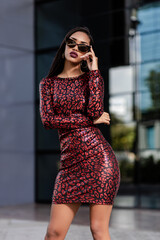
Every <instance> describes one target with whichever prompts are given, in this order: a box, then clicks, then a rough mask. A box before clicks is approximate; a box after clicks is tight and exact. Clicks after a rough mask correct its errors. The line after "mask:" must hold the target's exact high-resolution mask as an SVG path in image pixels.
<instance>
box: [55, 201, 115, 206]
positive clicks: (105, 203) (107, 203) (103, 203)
mask: <svg viewBox="0 0 160 240" xmlns="http://www.w3.org/2000/svg"><path fill="white" fill-rule="evenodd" d="M53 203H54V204H63V203H91V204H100V205H114V202H95V201H78V202H77V201H63V202H57V201H52V204H53Z"/></svg>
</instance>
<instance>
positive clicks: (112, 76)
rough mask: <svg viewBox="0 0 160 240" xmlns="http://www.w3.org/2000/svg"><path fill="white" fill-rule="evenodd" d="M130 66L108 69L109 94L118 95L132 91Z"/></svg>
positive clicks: (131, 68)
mask: <svg viewBox="0 0 160 240" xmlns="http://www.w3.org/2000/svg"><path fill="white" fill-rule="evenodd" d="M133 71H134V68H133V67H132V66H119V67H114V68H110V69H109V93H110V94H120V93H125V92H126V93H129V92H133V91H134V86H133V84H134V83H133V80H134V79H133V78H134V75H133Z"/></svg>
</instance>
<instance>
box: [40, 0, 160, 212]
mask: <svg viewBox="0 0 160 240" xmlns="http://www.w3.org/2000/svg"><path fill="white" fill-rule="evenodd" d="M84 5H85V8H84ZM77 25H85V26H87V27H89V29H90V31H91V33H92V35H93V38H94V41H95V53H96V55H97V56H98V58H99V69H100V70H101V73H102V75H103V77H104V82H105V111H106V112H109V113H110V115H111V125H110V126H108V125H107V126H102V125H100V126H99V128H100V129H101V131H102V132H103V134H104V136H105V138H106V139H107V141H108V142H109V143H110V144H111V145H112V147H113V149H114V151H115V154H116V156H117V158H118V160H119V165H120V170H121V185H120V189H119V192H118V195H117V197H116V200H115V205H114V206H115V207H134V208H136V207H137V208H160V174H159V173H160V44H159V43H160V1H152V2H151V1H141V2H139V1H117V3H116V2H115V1H102V0H101V1H98V2H97V1H96V2H94V1H73V0H72V1H71V0H69V1H62V0H59V1H58V0H57V1H51V0H50V1H35V27H36V34H35V47H36V58H35V61H36V77H35V81H36V87H37V88H36V90H37V91H36V116H37V117H36V201H37V202H51V196H52V191H53V186H54V180H55V177H56V174H57V172H58V166H59V159H60V146H59V139H58V133H57V130H56V129H53V130H49V131H48V130H45V129H44V128H43V126H42V124H41V122H40V115H39V92H38V85H39V82H40V80H41V78H42V77H44V76H46V75H47V73H48V71H49V68H50V66H51V63H52V60H53V58H54V56H55V53H56V51H57V50H58V47H59V45H60V44H61V42H62V40H63V38H64V35H65V34H66V33H67V32H68V31H69V30H70V29H71V28H72V27H75V26H77Z"/></svg>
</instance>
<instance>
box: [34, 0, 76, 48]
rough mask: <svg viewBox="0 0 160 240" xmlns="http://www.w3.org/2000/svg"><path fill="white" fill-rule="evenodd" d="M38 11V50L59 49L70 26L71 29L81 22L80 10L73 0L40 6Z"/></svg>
mask: <svg viewBox="0 0 160 240" xmlns="http://www.w3.org/2000/svg"><path fill="white" fill-rule="evenodd" d="M36 10H37V40H38V41H37V44H36V45H37V49H40V48H49V47H58V46H59V45H60V43H61V41H62V40H63V38H64V33H65V32H66V29H68V26H69V29H70V28H72V27H74V26H75V25H78V22H79V18H78V17H77V11H78V8H77V5H76V4H75V1H73V0H69V1H53V2H49V3H45V4H38V5H37V8H36ZM73 19H74V21H73ZM69 29H68V30H69ZM66 33H67V32H66Z"/></svg>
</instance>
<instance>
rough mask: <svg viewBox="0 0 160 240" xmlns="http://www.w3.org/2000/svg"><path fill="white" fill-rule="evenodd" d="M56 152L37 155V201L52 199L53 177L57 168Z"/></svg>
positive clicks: (57, 158) (57, 157) (49, 200)
mask: <svg viewBox="0 0 160 240" xmlns="http://www.w3.org/2000/svg"><path fill="white" fill-rule="evenodd" d="M59 158H60V156H59V155H58V154H54V155H53V154H47V155H45V154H41V155H38V156H37V165H38V166H37V183H38V185H37V198H38V201H46V202H47V201H48V202H51V201H52V193H53V188H54V182H55V178H56V176H57V173H58V169H59Z"/></svg>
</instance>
